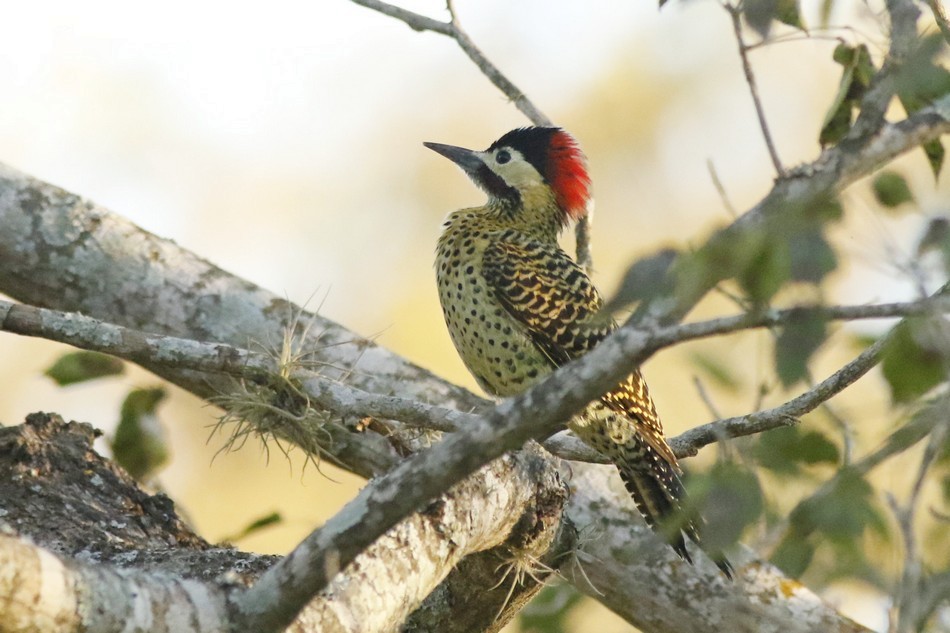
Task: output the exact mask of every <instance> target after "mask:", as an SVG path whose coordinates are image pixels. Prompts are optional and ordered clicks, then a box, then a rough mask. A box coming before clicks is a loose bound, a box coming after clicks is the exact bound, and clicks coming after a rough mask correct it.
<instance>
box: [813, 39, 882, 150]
mask: <svg viewBox="0 0 950 633" xmlns="http://www.w3.org/2000/svg"><path fill="white" fill-rule="evenodd" d="M832 59H834V61H836V62H837V63H839V64H841V65H842V66H843V67H844V68H843V70H842V73H841V80H840V81H839V82H838V92H837V93H835V98H834V99H833V100H832V102H831V107H829V108H828V112H827V114H825V120H824V122H823V123H822V124H821V132H820V133H819V135H818V142H819V143H820V144H821V146H822V147H825V146H827V145H832V144H834V143H837V142H838V141H840V140H841V139H843V138H844V137H845V135H847V133H848V130H850V129H851V120H852V114H853V112H854V109H855V108H856V107H857V105H858V102H859V101H860V100H861V98H862V97H863V96H864V93H865V91H866V90H867V88H868V86H869V85H870V84H871V80H872V79H873V78H874V74H875V72H876V70H875V68H874V64H873V63H872V62H871V54H870V52H869V51H868V48H867V46H865V45H864V44H861V45H860V46H856V47H855V46H848V45H847V44H843V43H842V44H839V45H838V46H837V47H835V50H834V53H832Z"/></svg>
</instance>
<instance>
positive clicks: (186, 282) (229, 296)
mask: <svg viewBox="0 0 950 633" xmlns="http://www.w3.org/2000/svg"><path fill="white" fill-rule="evenodd" d="M0 225H3V226H4V228H5V230H4V231H2V232H0V261H3V266H2V267H0V291H3V292H5V293H6V294H9V295H11V296H13V297H15V298H17V299H19V300H21V301H24V302H27V303H33V304H38V305H45V306H49V307H55V308H57V309H60V310H66V311H81V312H83V313H85V314H88V315H91V316H93V317H96V318H100V319H103V320H106V321H110V322H116V323H121V324H123V325H125V326H129V327H133V328H135V329H138V330H142V331H149V332H157V333H163V334H176V335H182V336H187V337H189V338H193V339H197V340H204V341H218V342H222V343H228V344H231V345H237V346H243V345H246V344H247V342H248V341H265V342H266V341H277V340H280V339H281V336H282V332H283V329H284V328H285V327H286V325H287V324H288V323H290V322H291V321H292V320H293V319H292V318H291V315H292V314H294V313H295V310H293V309H292V308H290V307H289V306H288V305H287V304H286V302H285V301H283V300H282V299H280V298H279V297H277V296H275V295H272V294H270V293H267V292H266V291H264V290H262V289H260V288H257V287H255V286H253V285H251V284H248V283H247V282H245V281H243V280H240V279H237V278H234V277H232V276H230V275H228V274H227V273H226V272H224V271H221V270H220V269H217V268H215V267H214V266H212V265H211V264H209V263H208V262H206V261H204V260H201V259H199V258H197V257H196V256H194V255H193V254H191V253H189V252H187V251H185V250H184V249H181V248H180V247H178V246H177V245H175V244H174V243H172V242H170V241H167V240H162V239H160V238H158V237H156V236H154V235H151V234H149V233H147V232H144V231H142V230H141V229H139V228H138V227H135V226H134V225H132V224H131V223H128V222H127V221H125V220H123V219H121V218H119V217H117V216H115V215H113V214H110V213H109V212H108V211H106V210H105V209H102V208H101V207H97V206H96V205H94V204H92V203H89V202H87V201H85V200H83V199H81V198H79V197H77V196H75V195H73V194H69V193H67V192H65V191H63V190H61V189H58V188H56V187H53V186H50V185H47V184H45V183H42V182H39V181H36V180H34V179H32V178H29V177H27V176H25V175H23V174H19V173H17V172H15V171H14V170H11V169H9V168H5V167H0ZM131 297H134V300H131ZM306 318H308V319H309V316H307V317H306ZM312 332H315V333H318V334H319V335H318V336H317V335H314V336H313V337H312V340H313V342H314V346H313V347H314V350H315V355H314V357H313V359H312V360H314V361H318V362H320V363H322V364H323V366H325V370H324V376H326V377H328V378H337V379H339V378H342V377H344V376H345V377H346V380H345V382H346V384H348V385H350V386H353V387H356V388H358V389H361V390H363V391H367V392H371V393H379V394H391V393H392V392H393V391H394V390H396V391H398V393H400V395H401V396H402V397H405V398H410V399H417V400H421V401H427V402H431V403H438V404H439V405H440V406H443V407H447V408H454V409H457V410H460V411H468V410H473V409H476V408H478V407H479V406H481V404H482V403H483V401H482V400H481V399H479V398H476V397H474V396H472V395H471V394H469V393H467V392H465V391H463V390H461V389H459V388H457V387H454V386H452V385H449V384H447V383H445V382H444V381H441V380H439V379H438V378H436V377H435V376H433V375H432V374H430V373H428V372H425V371H424V370H421V369H419V368H417V367H414V366H413V365H411V364H409V363H408V362H406V361H405V360H403V359H401V358H399V357H397V356H395V355H394V354H392V353H391V352H388V351H387V350H385V349H383V348H381V347H379V346H377V345H375V344H374V343H372V342H370V341H366V340H365V339H362V338H360V337H358V336H356V335H354V334H352V333H349V332H347V331H346V330H345V329H343V328H342V327H341V326H339V325H337V324H335V323H332V322H330V321H327V320H325V319H322V318H321V317H314V325H313V327H312ZM644 340H646V339H645V338H643V337H641V338H640V339H639V340H638V341H634V342H635V343H636V344H642V343H643V341H644ZM631 349H632V348H631ZM620 351H621V355H622V352H623V350H622V349H621V350H620ZM641 352H642V350H641ZM614 353H616V350H615V351H614V352H610V351H609V350H608V351H607V352H606V354H607V355H608V356H609V355H611V354H614ZM618 362H619V361H618ZM338 368H340V369H341V371H340V372H339V373H338V374H335V375H334V372H336V371H337V369H338ZM565 369H566V370H567V372H568V373H564V374H563V375H560V376H559V377H558V376H556V377H555V380H557V381H560V382H554V383H552V384H550V385H549V386H548V387H547V388H546V389H549V390H551V393H553V392H554V391H556V390H557V389H559V388H561V387H564V384H563V383H564V382H570V383H571V385H570V386H569V387H567V388H564V391H563V393H564V394H567V396H568V400H569V402H568V403H567V404H566V405H565V406H566V407H568V408H567V409H565V410H563V411H561V413H562V414H563V415H567V411H568V410H569V407H571V406H574V407H576V406H581V404H582V403H583V398H585V397H587V398H589V397H592V396H591V395H590V394H591V393H594V391H595V390H596V389H602V388H603V381H605V380H608V378H609V376H607V375H606V374H604V373H603V371H604V370H603V368H601V369H600V370H599V371H594V372H593V373H591V374H590V375H588V374H587V373H586V372H582V373H572V372H579V370H578V369H577V368H576V367H568V368H565ZM154 370H155V371H156V372H157V373H159V374H162V375H165V376H166V377H168V378H169V379H170V380H172V381H173V382H176V383H178V384H181V385H183V386H185V388H188V389H190V390H192V391H194V392H195V393H197V394H199V395H205V396H207V395H214V393H215V390H214V389H210V388H209V384H210V385H214V384H219V385H220V386H221V388H222V389H225V388H227V386H228V383H226V382H225V383H216V380H215V379H214V377H213V376H209V375H208V374H196V373H194V372H188V371H184V370H175V371H168V370H163V369H162V368H161V367H154ZM598 381H600V382H598ZM580 385H586V387H585V388H588V389H590V390H592V391H590V392H588V393H586V394H585V393H582V392H581V391H580V387H579V386H580ZM538 397H539V394H533V395H531V394H529V395H526V398H529V399H527V400H526V399H522V400H521V405H520V406H522V407H524V406H526V405H530V402H531V400H530V398H538ZM506 406H507V408H502V409H500V410H499V411H496V415H504V414H505V413H513V412H514V408H516V407H514V405H512V404H511V403H509V404H508V405H506ZM547 406H548V407H551V406H553V405H551V403H547ZM555 408H556V407H555ZM545 410H546V409H544V408H541V407H539V408H538V409H537V411H542V412H543V411H545ZM547 410H552V409H547ZM536 415H537V412H536ZM476 431H478V432H479V433H481V432H486V431H485V429H484V428H481V425H479V429H476ZM534 431H535V430H531V429H529V430H528V431H527V432H528V433H531V432H534ZM455 437H458V438H463V439H457V440H455V441H456V442H464V441H465V439H464V438H465V436H464V435H463V434H453V435H452V437H450V438H448V440H446V441H447V442H451V441H452V440H453V438H455ZM478 439H479V440H482V438H478ZM509 439H511V438H510V437H509ZM367 440H368V438H367V437H366V436H365V434H364V435H363V436H359V437H358V438H357V441H359V442H363V441H367ZM492 440H493V441H494V435H492ZM440 446H441V445H440ZM469 446H473V445H469ZM448 448H451V449H452V450H455V449H454V448H452V447H451V446H450V447H448ZM456 448H457V447H456ZM444 455H445V453H443V456H444ZM463 465H464V464H463ZM469 466H470V464H469ZM590 468H595V469H597V470H598V472H601V473H606V472H612V471H611V470H610V469H603V467H594V466H592V467H590ZM576 472H577V469H575V473H576ZM386 481H388V482H392V481H393V479H387V480H386ZM411 481H412V480H411V478H410V479H407V480H404V483H406V482H411ZM504 481H505V480H504V479H502V480H500V481H499V482H497V483H503V482H504ZM378 490H379V489H378V488H377V491H378ZM383 492H385V491H383ZM378 498H379V497H377V499H378ZM363 500H364V501H366V498H365V497H364V499H363ZM572 503H573V504H574V505H573V506H572V507H574V508H575V512H576V515H573V516H572V517H571V518H572V520H574V519H575V518H576V520H577V523H578V526H579V527H580V528H581V529H582V534H583V533H584V532H583V530H584V526H587V525H598V526H601V527H600V528H599V529H600V530H601V531H602V533H603V532H605V533H606V534H605V535H604V537H603V541H601V539H600V538H599V537H598V538H596V539H594V540H592V541H591V542H589V543H588V544H587V545H585V547H586V548H588V550H587V551H591V552H593V553H594V554H595V555H598V556H599V554H598V553H600V554H605V555H604V556H599V559H600V563H599V564H600V565H603V566H609V567H615V568H617V569H615V570H614V572H616V573H617V574H622V573H623V572H622V569H621V568H625V567H627V566H628V565H629V564H630V561H632V560H641V559H644V560H655V561H656V560H662V561H663V565H657V566H652V567H651V568H650V569H646V570H641V571H642V572H643V573H644V574H645V575H644V576H643V578H644V582H649V580H650V579H651V578H653V580H654V581H656V582H660V579H661V578H668V577H669V574H670V573H674V572H675V573H676V574H681V575H685V576H680V578H682V577H690V578H697V575H698V574H700V572H699V571H697V570H695V569H694V568H692V567H690V566H688V565H686V564H685V563H682V562H678V561H677V560H676V559H675V558H674V557H672V556H670V555H669V553H668V552H667V550H668V548H666V547H665V546H664V545H663V544H662V543H661V542H660V541H659V540H657V539H655V538H653V537H652V536H649V535H648V534H646V533H645V532H644V534H643V535H642V538H638V539H634V538H632V536H633V535H635V534H638V533H639V530H641V529H642V530H645V529H646V528H645V526H642V523H641V522H640V521H639V519H638V518H637V517H636V515H635V513H631V514H629V515H626V516H625V517H624V518H623V519H622V520H619V521H616V520H611V521H603V520H601V519H600V518H598V517H599V516H600V515H599V514H598V513H599V512H602V511H604V510H605V509H606V507H607V505H609V504H614V503H618V500H617V498H616V497H614V496H612V494H611V493H610V492H609V491H608V490H607V488H605V487H604V480H603V478H601V480H600V482H599V483H598V484H595V485H594V486H593V487H591V486H586V485H585V486H577V487H576V489H575V491H574V494H573V496H572ZM624 503H627V502H626V501H625V502H624ZM628 505H629V504H628ZM582 508H583V510H581V509H582ZM357 514H359V515H360V516H362V513H356V514H351V515H348V516H350V517H353V516H357ZM345 518H346V515H344V519H345ZM338 526H339V524H338ZM638 526H639V527H638ZM616 539H623V540H624V542H625V543H626V545H625V549H624V551H623V552H619V553H618V552H614V553H615V554H618V556H616V557H610V556H607V555H606V554H607V553H608V552H605V551H603V550H601V549H599V545H598V543H601V542H615V540H616ZM302 560H304V561H308V560H310V559H309V558H307V557H302ZM340 560H341V561H342V560H343V559H342V558H341V559H340ZM291 566H293V565H291ZM770 573H772V574H774V576H775V578H776V579H780V578H781V577H780V576H779V575H777V574H775V572H774V571H773V572H770ZM777 584H778V581H776V583H775V585H776V586H777ZM639 587H640V589H644V586H643V585H639ZM600 590H601V591H603V592H604V593H605V594H606V595H613V596H614V598H612V602H611V604H612V605H614V606H616V604H619V598H618V597H617V594H618V593H626V594H627V605H628V606H627V607H626V610H625V611H622V613H623V614H624V616H625V617H628V618H629V619H631V620H632V621H635V618H636V617H637V615H636V613H634V612H635V611H639V610H638V609H637V608H636V606H635V605H639V604H650V605H652V607H651V608H655V609H656V610H658V611H666V612H668V613H674V612H675V613H677V614H678V616H677V617H678V622H679V623H680V630H681V631H688V630H697V631H698V630H705V629H706V627H707V624H706V623H707V621H708V619H709V617H710V613H709V612H708V611H705V610H700V609H699V607H700V606H701V605H697V609H695V610H694V609H688V610H685V611H684V610H683V609H682V608H681V605H679V604H677V603H671V602H666V601H667V600H668V599H669V596H666V595H661V594H656V593H655V592H653V591H652V589H650V590H649V594H650V595H649V596H645V595H640V594H638V593H637V591H638V589H637V588H636V587H633V588H629V589H628V588H627V587H625V586H623V585H617V586H614V587H600ZM735 591H736V595H737V596H738V597H737V598H736V600H739V601H740V602H742V601H746V602H748V603H749V604H757V603H759V602H761V601H768V602H769V604H770V605H771V607H770V611H769V614H770V615H769V617H772V618H775V619H776V620H777V621H780V620H781V619H782V618H787V617H791V615H790V611H789V609H790V608H791V606H792V605H789V604H786V603H785V601H784V598H783V595H782V594H781V593H775V594H774V595H772V594H769V595H768V596H766V595H764V594H762V593H761V592H760V590H759V588H758V587H757V586H754V585H740V586H739V588H737V589H736V590H735ZM644 601H645V602H644ZM664 605H665V606H664ZM716 605H718V606H716ZM722 606H723V605H722V604H720V603H714V606H713V607H712V609H713V610H714V611H715V610H717V609H719V608H721V607H722ZM727 606H728V607H729V608H730V609H734V608H735V604H734V603H730V604H729V605H727ZM844 621H845V620H844V619H842V622H844ZM658 630H659V629H658ZM829 630H834V629H829Z"/></svg>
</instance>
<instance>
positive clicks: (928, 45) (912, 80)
mask: <svg viewBox="0 0 950 633" xmlns="http://www.w3.org/2000/svg"><path fill="white" fill-rule="evenodd" d="M945 50H946V47H945V44H944V41H943V37H942V36H941V34H940V33H933V34H930V35H927V36H924V37H922V38H921V39H920V41H919V44H918V46H917V47H916V48H915V49H914V50H913V51H911V53H910V54H909V55H908V56H907V59H906V60H905V61H904V63H903V64H902V65H901V67H900V70H899V71H898V73H897V74H896V75H895V77H894V89H895V92H896V93H897V97H898V99H899V100H900V102H901V105H902V106H903V107H904V110H905V111H906V112H907V114H913V113H914V112H917V111H918V110H920V109H922V108H925V107H927V106H929V105H931V104H932V103H933V102H934V101H936V100H937V99H939V98H940V97H942V96H944V95H946V94H948V93H950V71H948V70H947V69H946V68H944V67H943V66H941V65H940V64H938V63H936V62H935V59H937V58H938V57H939V56H940V55H941V54H942V53H943V52H944V51H945ZM922 147H923V150H924V153H925V154H926V156H927V161H928V162H929V163H930V168H931V170H932V171H933V174H934V178H937V177H938V176H940V170H941V168H942V167H943V161H944V147H943V144H942V143H941V141H940V139H934V140H933V141H930V142H928V143H925V144H924V145H923V146H922Z"/></svg>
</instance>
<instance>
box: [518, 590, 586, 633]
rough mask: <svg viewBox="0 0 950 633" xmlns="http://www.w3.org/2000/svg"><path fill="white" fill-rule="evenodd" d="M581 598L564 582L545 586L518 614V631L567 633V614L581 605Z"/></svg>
mask: <svg viewBox="0 0 950 633" xmlns="http://www.w3.org/2000/svg"><path fill="white" fill-rule="evenodd" d="M582 598H583V595H582V594H581V593H580V592H579V591H577V589H575V588H574V587H573V585H570V584H568V583H566V582H565V583H558V584H550V585H546V586H545V587H544V589H542V590H541V591H540V592H539V593H538V595H537V596H535V597H534V599H533V600H532V601H531V602H529V603H528V606H526V607H525V608H524V609H522V610H521V612H520V613H519V614H518V625H519V630H521V631H530V633H567V631H568V628H567V622H568V617H569V614H570V613H571V612H572V611H574V609H575V607H576V606H577V605H579V604H580V603H581V600H582ZM571 630H573V629H571Z"/></svg>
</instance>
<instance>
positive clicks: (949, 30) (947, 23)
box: [927, 0, 950, 43]
mask: <svg viewBox="0 0 950 633" xmlns="http://www.w3.org/2000/svg"><path fill="white" fill-rule="evenodd" d="M927 4H928V5H929V6H930V10H931V12H933V15H934V20H936V21H937V26H938V27H940V32H941V33H942V34H943V39H944V40H946V41H947V42H948V43H950V17H948V16H947V11H946V9H944V8H943V2H942V1H941V0H927Z"/></svg>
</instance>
